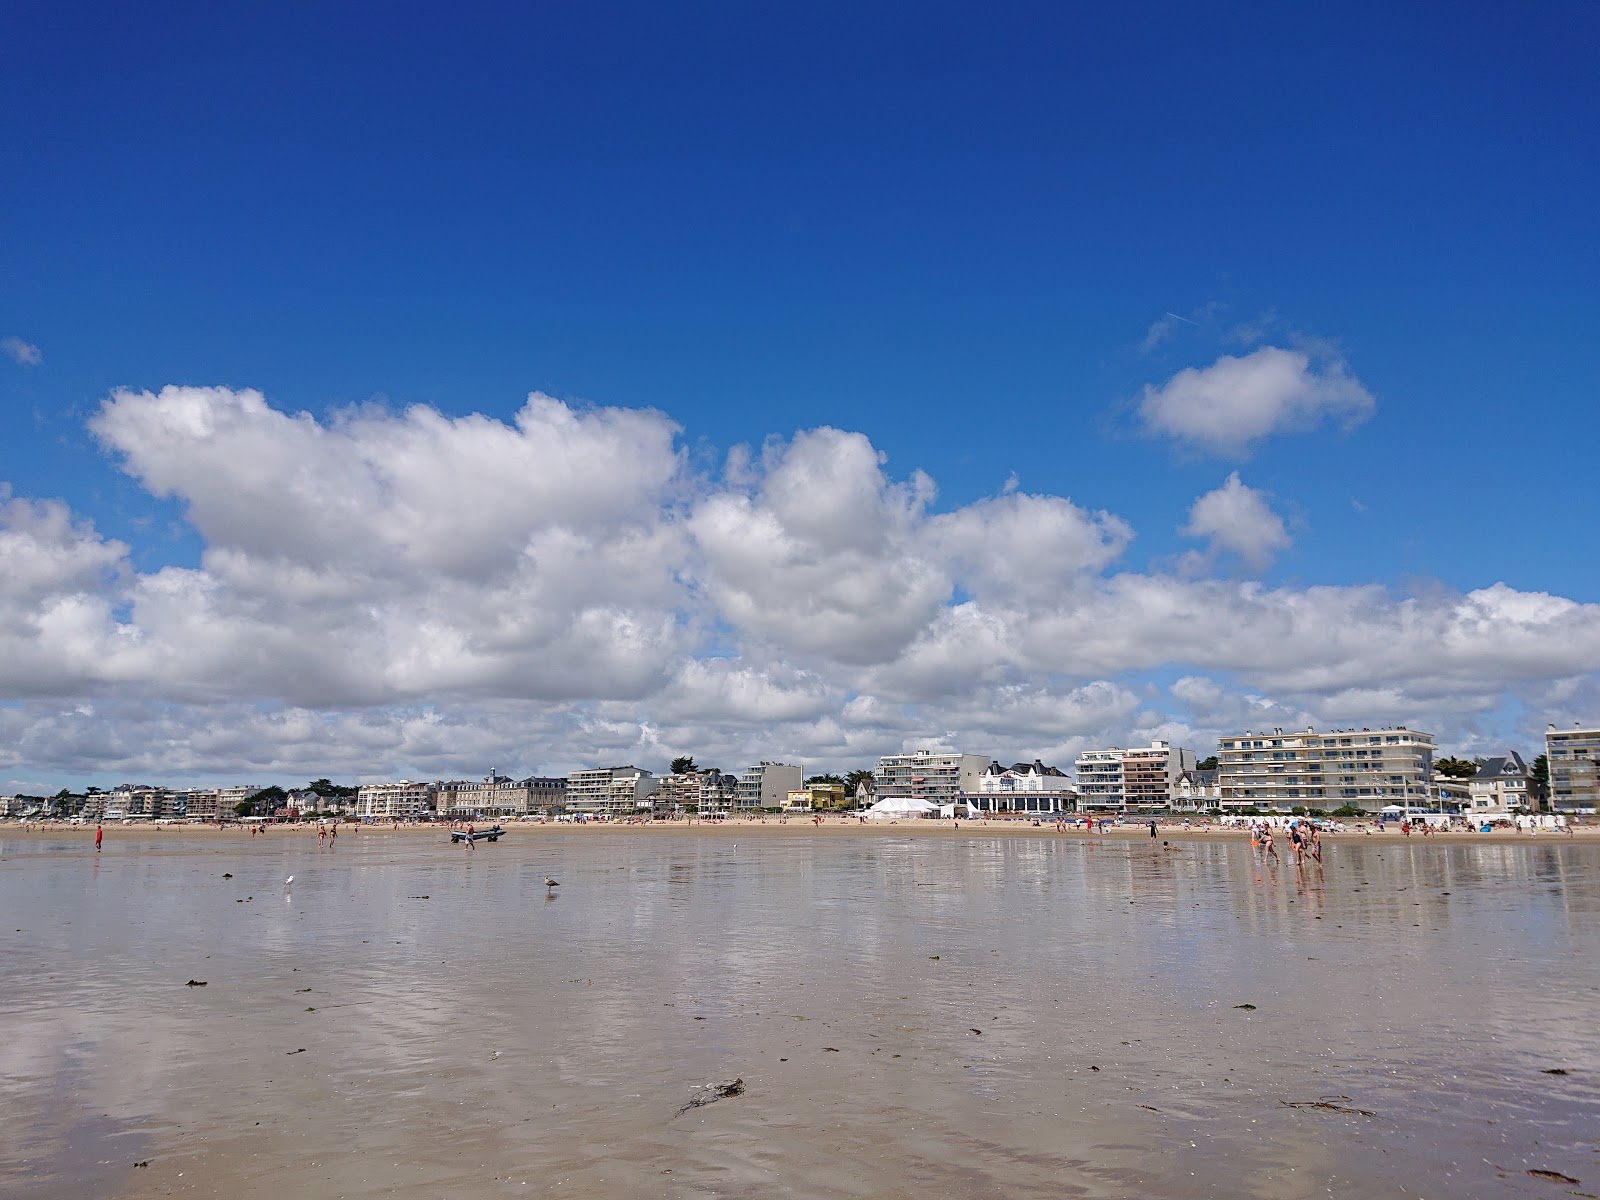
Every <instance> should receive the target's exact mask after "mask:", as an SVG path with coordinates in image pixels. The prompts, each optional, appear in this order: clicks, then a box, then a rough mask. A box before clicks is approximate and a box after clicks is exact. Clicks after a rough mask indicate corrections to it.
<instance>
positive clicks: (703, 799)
mask: <svg viewBox="0 0 1600 1200" xmlns="http://www.w3.org/2000/svg"><path fill="white" fill-rule="evenodd" d="M738 789H739V779H738V777H737V776H734V775H729V774H727V773H726V772H723V771H715V770H705V771H684V772H682V773H681V774H676V775H663V776H661V782H660V786H658V787H657V788H656V791H655V795H654V796H653V797H652V800H653V801H654V803H655V808H656V811H657V812H721V811H722V810H724V809H726V808H728V807H729V806H730V805H731V804H732V803H733V798H734V796H735V795H736V794H737V793H738Z"/></svg>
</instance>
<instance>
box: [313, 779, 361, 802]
mask: <svg viewBox="0 0 1600 1200" xmlns="http://www.w3.org/2000/svg"><path fill="white" fill-rule="evenodd" d="M306 791H308V792H315V793H316V794H317V795H319V796H327V797H330V798H336V799H349V798H350V797H351V796H354V795H355V794H356V789H355V788H353V787H340V786H339V785H338V784H337V783H335V782H333V780H331V779H313V780H312V781H311V782H310V783H308V784H306Z"/></svg>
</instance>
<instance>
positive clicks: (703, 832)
mask: <svg viewBox="0 0 1600 1200" xmlns="http://www.w3.org/2000/svg"><path fill="white" fill-rule="evenodd" d="M1179 828H1180V829H1181V827H1179ZM135 830H136V827H127V828H126V829H124V828H117V829H115V830H108V836H107V840H106V843H105V847H104V849H103V851H102V852H101V853H100V854H98V855H97V854H96V853H95V851H94V847H93V827H92V826H91V827H89V828H88V829H87V830H85V829H84V828H83V827H73V828H71V829H60V830H57V829H42V830H35V831H32V832H29V833H27V834H22V835H18V834H17V833H16V831H13V830H6V831H5V832H4V833H3V834H0V910H3V911H4V912H5V913H6V915H7V920H6V922H5V927H4V928H3V929H0V955H3V957H4V961H5V963H6V979H7V987H6V989H5V992H4V995H3V998H0V1021H3V1022H4V1025H5V1028H6V1029H7V1031H8V1037H7V1038H6V1039H5V1040H4V1042H3V1043H0V1101H3V1103H4V1105H5V1111H6V1113H7V1138H6V1139H5V1140H4V1142H3V1143H0V1192H3V1193H4V1194H6V1195H8V1196H17V1197H21V1198H24V1200H66V1198H67V1197H74V1198H75V1197H79V1196H82V1195H87V1194H94V1195H101V1196H126V1197H130V1198H134V1200H144V1198H146V1197H152V1198H153V1197H166V1196H219V1197H229V1198H239V1200H258V1198H259V1200H269V1198H270V1200H277V1198H279V1197H282V1196H294V1197H306V1198H309V1200H333V1198H335V1197H351V1198H356V1197H359V1198H368V1197H371V1198H376V1197H380V1196H400V1197H407V1198H415V1200H424V1198H431V1197H442V1196H461V1197H502V1196H507V1197H521V1196H529V1195H540V1196H550V1197H582V1198H593V1200H605V1198H610V1197H629V1196H667V1197H674V1198H677V1197H683V1198H685V1200H689V1198H700V1197H707V1196H715V1195H739V1196H772V1197H779V1196H795V1195H800V1196H808V1197H810V1196H815V1197H827V1198H833V1197H837V1198H839V1200H846V1198H853V1197H861V1196H873V1197H890V1198H901V1197H904V1198H905V1200H912V1198H916V1200H926V1197H928V1196H940V1197H972V1198H973V1200H977V1198H979V1197H985V1198H986V1197H992V1196H997V1195H1003V1196H1019V1197H1033V1196H1038V1197H1060V1196H1086V1197H1113V1196H1131V1195H1137V1196H1142V1197H1156V1198H1163V1200H1165V1198H1171V1200H1180V1198H1182V1200H1189V1198H1194V1197H1201V1198H1210V1197H1215V1198H1217V1200H1224V1198H1227V1200H1231V1198H1234V1197H1239V1196H1253V1197H1262V1198H1264V1200H1319V1198H1322V1197H1326V1196H1328V1195H1330V1194H1331V1195H1334V1196H1339V1197H1367V1196H1372V1197H1378V1196H1385V1197H1387V1196H1398V1195H1410V1196H1423V1197H1428V1196H1450V1197H1480V1196H1481V1197H1500V1196H1506V1197H1521V1196H1540V1195H1551V1194H1562V1193H1561V1192H1560V1191H1556V1192H1552V1191H1551V1190H1550V1188H1551V1187H1552V1184H1551V1183H1550V1182H1549V1179H1548V1177H1546V1176H1541V1175H1537V1174H1531V1173H1530V1172H1555V1173H1557V1174H1562V1175H1565V1176H1567V1177H1570V1178H1572V1179H1577V1180H1580V1181H1581V1183H1580V1184H1577V1185H1569V1190H1576V1191H1584V1190H1588V1188H1589V1187H1590V1186H1591V1183H1592V1182H1593V1181H1597V1180H1600V1154H1597V1152H1596V1147H1595V1144H1594V1142H1593V1137H1592V1130H1593V1129H1594V1128H1597V1127H1600V1041H1597V1039H1596V1038H1595V1037H1594V1034H1593V997H1594V995H1595V993H1596V991H1597V990H1600V922H1597V920H1596V918H1597V916H1600V842H1597V841H1596V840H1595V839H1594V838H1593V837H1592V836H1590V837H1585V836H1580V837H1574V838H1566V837H1559V838H1558V837H1553V836H1547V835H1539V836H1537V837H1529V836H1526V835H1524V836H1522V837H1520V838H1518V837H1516V836H1508V837H1492V836H1488V835H1461V836H1460V838H1458V839H1454V840H1449V839H1444V838H1439V839H1435V838H1431V837H1430V838H1428V839H1422V838H1420V837H1412V838H1410V839H1406V838H1403V837H1402V836H1401V835H1399V834H1392V835H1391V834H1384V835H1373V836H1371V837H1366V836H1364V835H1349V836H1347V837H1345V838H1343V839H1342V840H1337V841H1330V843H1329V845H1328V847H1327V853H1326V860H1327V861H1326V863H1325V864H1324V866H1323V867H1322V868H1320V869H1319V868H1316V867H1314V866H1307V867H1303V868H1295V867H1293V866H1290V865H1288V864H1286V863H1276V864H1274V863H1262V862H1261V861H1260V860H1259V859H1258V858H1257V857H1256V856H1254V855H1252V853H1251V849H1250V846H1249V841H1248V837H1247V836H1245V835H1242V834H1237V833H1215V832H1214V833H1209V834H1207V833H1191V834H1190V835H1188V836H1184V835H1183V834H1181V833H1180V832H1179V831H1178V829H1171V830H1164V831H1161V832H1162V833H1163V835H1164V836H1163V837H1162V838H1158V839H1156V840H1155V841H1154V843H1152V840H1151V839H1150V837H1149V835H1148V830H1147V829H1146V830H1144V831H1140V830H1138V829H1129V830H1127V831H1125V832H1124V833H1121V834H1118V835H1107V836H1100V835H1098V834H1097V835H1095V836H1094V837H1087V836H1085V835H1083V834H1081V833H1080V834H1059V833H1055V832H1054V831H1053V830H1051V829H1048V828H1046V829H1044V830H1043V831H1041V830H1040V829H1039V828H1038V827H1034V826H1031V825H1026V824H1023V825H1006V826H1003V827H1001V826H998V824H997V825H996V826H995V827H984V826H981V825H978V824H976V823H971V824H969V823H965V822H964V823H963V825H962V828H961V829H959V830H954V829H950V828H949V827H948V825H946V826H943V827H941V826H939V825H938V824H936V823H931V822H904V823H900V824H898V825H896V824H879V825H869V826H860V825H855V824H846V823H844V822H837V823H825V824H824V825H823V826H821V828H820V830H819V828H818V827H817V826H815V825H812V824H810V823H809V822H797V821H795V822H789V823H787V824H779V823H776V822H773V821H769V822H767V823H766V824H764V825H763V824H762V823H760V822H746V823H737V822H729V823H727V824H722V825H716V826H709V827H702V826H699V825H694V826H688V825H685V824H659V825H655V826H628V825H620V824H619V825H591V826H567V825H554V826H548V825H547V826H537V825H528V826H513V827H511V830H510V832H509V833H508V835H507V836H506V837H505V838H503V839H501V840H500V841H499V842H497V843H493V844H484V845H480V846H478V847H477V848H476V850H474V851H472V852H467V851H465V850H464V848H463V847H461V846H453V845H451V844H449V843H448V842H447V841H446V840H445V830H444V829H443V828H440V827H433V828H427V827H424V828H422V829H403V830H402V831H400V832H398V833H397V832H395V831H393V830H392V829H389V830H383V829H377V828H372V829H366V830H363V831H361V832H354V831H353V830H350V829H349V827H347V828H346V832H347V833H349V834H352V836H341V837H340V838H339V840H338V842H337V844H336V845H335V846H331V847H323V846H322V845H321V844H320V843H319V842H318V841H317V838H316V836H315V833H314V832H308V831H305V830H300V831H291V830H275V831H273V832H271V833H268V834H265V835H258V836H256V837H254V838H252V837H250V835H249V834H248V833H247V832H243V833H241V832H240V831H238V830H233V829H229V830H223V831H217V830H214V829H213V830H198V831H197V830H188V829H170V830H169V831H164V832H161V833H155V832H152V831H149V830H142V831H137V832H134V831H135ZM1163 841H1166V842H1167V843H1168V845H1167V846H1163V845H1162V842H1163ZM547 876H550V877H553V878H555V879H558V880H559V881H560V884H559V886H558V887H555V888H550V887H547V886H546V885H545V882H544V880H545V878H546V877H547ZM291 879H292V883H291V882H289V881H290V880H291ZM1550 1072H1558V1073H1557V1074H1551V1073H1550ZM735 1081H737V1082H738V1085H739V1086H738V1089H737V1090H735V1091H733V1092H732V1093H731V1094H729V1095H727V1096H721V1095H719V1094H717V1085H732V1084H733V1083H734V1082H735ZM708 1098H709V1100H710V1102H709V1103H700V1104H696V1103H695V1102H696V1100H697V1099H701V1100H705V1099H708ZM140 1163H144V1164H147V1165H145V1166H139V1165H136V1164H140Z"/></svg>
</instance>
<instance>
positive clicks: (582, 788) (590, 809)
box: [567, 766, 660, 817]
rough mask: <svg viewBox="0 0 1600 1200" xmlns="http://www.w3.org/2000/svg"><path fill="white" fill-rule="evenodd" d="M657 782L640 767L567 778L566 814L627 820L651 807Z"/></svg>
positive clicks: (599, 769) (600, 770)
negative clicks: (582, 814)
mask: <svg viewBox="0 0 1600 1200" xmlns="http://www.w3.org/2000/svg"><path fill="white" fill-rule="evenodd" d="M659 783H660V781H659V780H658V779H657V778H656V777H655V776H654V775H652V774H651V773H650V772H649V771H646V770H644V769H643V768H641V767H632V766H629V767H596V768H593V769H592V770H588V771H574V772H572V774H570V775H568V776H567V811H569V812H574V813H586V814H588V815H589V816H611V817H619V816H630V815H632V814H633V813H636V812H638V811H639V810H640V809H642V808H649V807H650V799H651V797H652V796H653V795H654V793H655V790H656V787H657V786H658V784H659Z"/></svg>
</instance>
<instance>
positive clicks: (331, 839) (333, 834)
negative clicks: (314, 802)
mask: <svg viewBox="0 0 1600 1200" xmlns="http://www.w3.org/2000/svg"><path fill="white" fill-rule="evenodd" d="M338 840H339V826H338V824H337V823H335V824H334V827H333V828H332V829H331V830H329V831H328V849H330V850H332V849H333V844H334V843H335V842H337V841H338Z"/></svg>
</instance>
